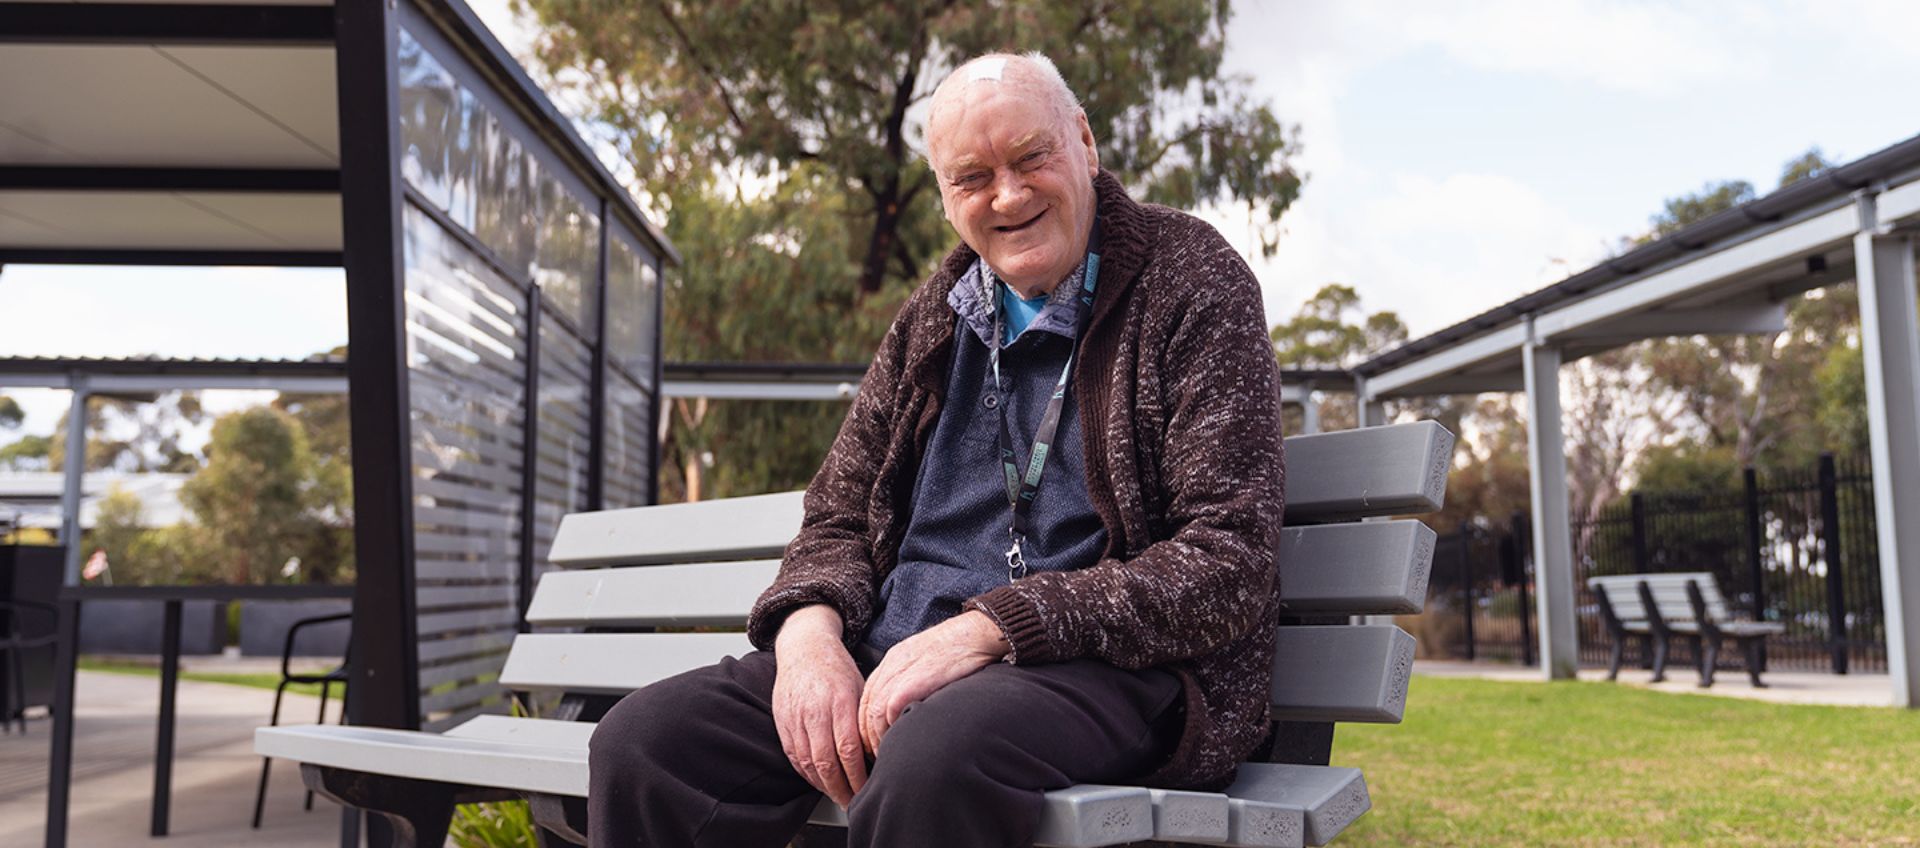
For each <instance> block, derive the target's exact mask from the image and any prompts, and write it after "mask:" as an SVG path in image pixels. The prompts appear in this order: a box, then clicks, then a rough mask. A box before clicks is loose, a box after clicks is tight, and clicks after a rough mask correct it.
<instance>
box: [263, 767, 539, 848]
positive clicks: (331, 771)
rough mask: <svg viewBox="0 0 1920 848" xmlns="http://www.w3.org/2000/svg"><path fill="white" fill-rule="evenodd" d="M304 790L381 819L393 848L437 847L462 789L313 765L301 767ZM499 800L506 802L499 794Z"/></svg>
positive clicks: (451, 818) (445, 834)
mask: <svg viewBox="0 0 1920 848" xmlns="http://www.w3.org/2000/svg"><path fill="white" fill-rule="evenodd" d="M300 778H301V780H302V781H303V782H305V783H306V785H307V788H308V789H311V790H313V791H314V792H315V793H316V794H318V795H320V796H321V797H323V798H327V799H329V800H332V801H336V802H338V803H340V804H343V805H345V806H348V807H356V808H359V809H362V810H366V811H367V812H369V813H375V814H378V815H380V816H381V817H383V818H385V819H386V820H387V822H388V823H389V824H390V825H392V828H393V842H392V848H440V846H442V845H444V844H446V841H447V827H448V826H449V825H450V824H451V823H452V821H453V805H454V802H455V798H456V796H458V795H460V794H461V793H462V787H458V786H454V785H452V784H448V783H436V782H433V781H427V780H411V779H408V778H403V777H388V776H386V775H378V774H366V773H364V772H356V771H347V770H345V769H335V768H326V767H323V766H316V765H312V764H305V765H302V766H300ZM501 797H503V798H504V797H509V796H508V795H506V794H505V793H501Z"/></svg>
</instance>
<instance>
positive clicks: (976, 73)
mask: <svg viewBox="0 0 1920 848" xmlns="http://www.w3.org/2000/svg"><path fill="white" fill-rule="evenodd" d="M980 85H991V86H998V87H1002V88H1006V89H1009V90H1012V91H1015V92H1018V93H1020V94H1022V95H1025V96H1029V97H1036V98H1041V99H1044V100H1045V101H1046V102H1047V103H1048V104H1049V105H1051V106H1052V107H1053V108H1054V110H1055V111H1056V112H1058V117H1059V119H1060V120H1062V121H1072V120H1073V119H1074V118H1075V117H1076V116H1077V115H1079V114H1080V99H1079V98H1078V97H1075V96H1074V94H1073V89H1071V88H1068V87H1067V80H1066V78H1065V77H1062V76H1061V75H1060V69H1059V68H1058V67H1056V66H1055V65H1054V64H1053V60H1052V59H1049V58H1047V57H1046V55H1045V54H1043V53H1040V52H1038V51H1035V52H1032V53H1025V54H1016V53H988V54H986V55H983V56H977V57H974V58H972V59H969V60H967V61H966V63H965V64H962V65H961V66H960V67H958V68H954V69H953V73H950V74H947V78H946V79H944V80H941V82H940V86H939V87H938V88H935V89H934V90H933V100H932V101H931V102H929V103H928V104H927V129H928V131H929V132H932V131H933V127H934V125H935V122H936V121H938V120H939V115H940V110H941V108H942V107H944V106H949V105H952V104H953V103H955V102H957V101H956V98H965V97H967V96H969V90H970V89H972V88H973V87H974V86H980Z"/></svg>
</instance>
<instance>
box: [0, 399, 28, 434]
mask: <svg viewBox="0 0 1920 848" xmlns="http://www.w3.org/2000/svg"><path fill="white" fill-rule="evenodd" d="M25 420H27V411H26V410H24V409H21V408H20V402H19V401H17V400H14V399H13V398H10V397H7V396H6V395H0V430H12V429H15V428H17V427H19V426H20V422H22V421H25Z"/></svg>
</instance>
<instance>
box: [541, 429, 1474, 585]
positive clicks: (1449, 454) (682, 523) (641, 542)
mask: <svg viewBox="0 0 1920 848" xmlns="http://www.w3.org/2000/svg"><path fill="white" fill-rule="evenodd" d="M1453 442H1454V438H1453V434H1452V433H1449V432H1447V430H1446V428H1444V427H1441V426H1440V425H1438V424H1435V423H1433V422H1431V421H1420V422H1415V423H1411V424H1395V425H1391V426H1386V427H1369V428H1366V429H1363V430H1342V431H1339V432H1335V433H1316V434H1314V435H1311V436H1294V437H1292V438H1289V439H1287V440H1286V443H1287V520H1288V521H1289V522H1293V523H1306V522H1323V521H1331V520H1337V519H1347V518H1366V517H1373V516H1382V515H1408V514H1413V513H1420V512H1431V511H1433V510H1436V509H1439V508H1440V507H1441V505H1442V504H1443V503H1444V502H1445V495H1446V485H1447V471H1448V470H1449V469H1450V468H1451V467H1452V460H1453ZM803 512H804V505H803V502H802V493H800V492H783V493H780V494H772V495H754V496H752V497H744V498H725V499H722V500H716V501H704V502H701V503H691V504H670V505H666V506H652V507H634V508H631V509H616V510H603V511H600V512H583V513H574V514H572V515H568V516H566V517H565V518H563V519H561V522H560V531H559V534H558V535H557V536H556V538H555V539H554V543H553V549H552V551H551V552H550V553H549V554H548V559H549V561H551V562H552V563H553V564H554V565H556V566H560V567H562V568H583V567H587V566H595V565H650V564H665V563H674V562H699V561H705V560H728V559H765V558H774V557H778V556H779V555H780V554H781V552H782V551H784V550H785V549H786V546H787V543H788V542H790V541H792V540H793V537H794V534H796V533H798V532H799V530H800V521H801V518H802V517H803Z"/></svg>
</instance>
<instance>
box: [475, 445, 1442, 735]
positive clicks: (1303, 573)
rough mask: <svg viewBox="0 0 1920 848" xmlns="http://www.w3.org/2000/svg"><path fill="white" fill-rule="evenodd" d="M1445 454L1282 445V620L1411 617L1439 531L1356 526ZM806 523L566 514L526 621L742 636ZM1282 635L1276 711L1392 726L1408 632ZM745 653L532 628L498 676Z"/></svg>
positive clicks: (1428, 501)
mask: <svg viewBox="0 0 1920 848" xmlns="http://www.w3.org/2000/svg"><path fill="white" fill-rule="evenodd" d="M1452 449H1453V436H1452V434H1450V433H1448V432H1447V431H1446V430H1445V429H1444V428H1442V427H1440V426H1439V425H1437V424H1433V423H1431V422H1419V423H1414V424H1403V425H1396V426H1390V427H1376V428H1369V429H1366V430H1353V431H1343V432H1338V433H1326V434H1317V435H1312V436H1296V437H1294V438H1290V439H1288V440H1287V523H1288V525H1289V526H1288V527H1287V529H1286V531H1285V536H1284V539H1283V548H1282V551H1281V557H1280V569H1281V585H1282V587H1283V589H1282V593H1283V608H1284V612H1285V613H1287V614H1289V615H1314V616H1320V615H1348V614H1356V615H1376V614H1396V613H1414V612H1418V611H1420V609H1421V607H1422V606H1423V605H1424V603H1425V600H1426V591H1427V577H1428V568H1429V566H1430V564H1431V562H1432V558H1433V546H1434V534H1433V531H1431V530H1430V529H1428V528H1427V527H1426V526H1425V525H1424V524H1421V523H1420V522H1418V521H1413V520H1385V521H1368V522H1364V523H1361V522H1358V521H1356V519H1361V518H1377V517H1382V516H1392V515H1404V514H1409V513H1416V512H1427V511H1431V510H1435V509H1438V508H1439V507H1440V506H1441V503H1442V499H1443V497H1444V492H1445V486H1446V473H1447V469H1448V468H1449V467H1450V465H1451V457H1452ZM801 517H802V504H801V493H799V492H789V493H783V494H775V495H761V496H755V497H746V498H730V499H725V500H720V501H708V502H703V503H695V504H677V505H670V506H658V507H641V508H635V509H624V510H609V511H604V512H594V513H577V514H574V515H569V516H567V517H566V518H565V519H564V520H563V521H562V522H561V525H560V531H559V535H558V537H557V538H556V539H555V541H554V545H553V550H552V553H551V557H550V558H551V560H552V562H553V563H554V564H555V565H556V566H559V567H560V568H561V569H564V570H556V571H552V572H549V573H547V574H546V575H545V576H543V577H542V578H541V581H540V584H539V586H538V588H537V590H536V591H535V593H534V597H533V601H532V603H531V605H530V607H529V609H528V611H527V618H528V622H529V623H530V624H531V625H533V626H534V627H536V628H543V629H550V628H582V629H584V628H592V629H594V630H596V631H606V630H615V629H631V628H685V627H691V626H702V627H730V628H739V627H742V626H744V624H745V621H746V616H747V612H748V610H749V609H750V608H751V607H752V605H753V602H754V600H755V599H756V598H758V597H759V594H760V592H761V591H762V590H763V589H765V588H766V586H767V585H768V584H769V583H770V582H772V580H773V578H774V575H775V573H776V572H777V570H778V569H779V559H778V558H779V556H780V554H781V552H782V550H783V549H784V548H785V547H786V545H787V543H788V542H789V541H791V540H792V538H793V536H794V534H795V533H796V532H797V531H798V530H799V527H800V522H801ZM1316 522H1317V523H1316ZM1338 522H1346V523H1338ZM1279 641H1280V645H1279V650H1278V651H1277V656H1276V660H1275V664H1274V683H1273V690H1272V695H1273V706H1274V717H1275V718H1277V719H1290V720H1300V721H1371V722H1397V721H1399V720H1400V718H1401V715H1402V712H1403V709H1404V704H1405V699H1406V688H1407V680H1408V676H1409V674H1410V673H1411V670H1412V665H1413V638H1412V637H1411V636H1408V635H1407V634H1406V633H1405V632H1404V631H1402V630H1401V629H1399V628H1398V627H1395V626H1393V625H1368V626H1345V625H1338V626H1335V625H1327V626H1295V627H1283V628H1281V633H1280V636H1279ZM748 650H751V648H750V647H749V645H748V643H747V641H746V637H745V635H744V634H743V633H739V632H724V633H715V632H698V633H687V632H646V633H637V632H590V633H577V632H559V633H555V632H537V633H530V634H523V635H521V636H520V637H519V638H517V639H516V640H515V642H514V646H513V650H512V652H511V654H510V655H509V657H508V660H507V664H506V667H505V669H504V670H503V671H502V673H501V677H500V679H501V682H502V683H503V684H505V685H507V686H509V687H511V688H514V689H519V690H523V691H528V690H530V691H542V690H544V691H552V690H560V691H566V692H575V693H598V694H624V693H625V692H628V691H631V690H633V689H635V688H638V687H640V686H644V685H646V684H648V683H651V682H653V681H655V680H658V679H661V678H663V677H667V676H671V675H673V674H676V673H678V672H680V671H684V670H686V669H688V668H692V667H695V666H698V665H702V664H705V663H710V662H714V661H717V660H718V659H719V658H720V657H721V656H724V655H729V654H731V655H738V654H741V653H744V652H746V651H748Z"/></svg>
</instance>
